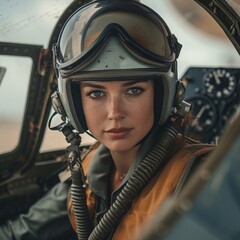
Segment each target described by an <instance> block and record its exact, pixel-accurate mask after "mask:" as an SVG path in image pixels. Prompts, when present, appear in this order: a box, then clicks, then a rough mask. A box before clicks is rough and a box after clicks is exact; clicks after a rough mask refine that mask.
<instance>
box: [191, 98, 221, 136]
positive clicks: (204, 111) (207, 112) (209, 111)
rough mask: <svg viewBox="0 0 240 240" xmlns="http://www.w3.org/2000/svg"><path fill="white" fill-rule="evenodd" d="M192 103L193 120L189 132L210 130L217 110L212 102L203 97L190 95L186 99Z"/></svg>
mask: <svg viewBox="0 0 240 240" xmlns="http://www.w3.org/2000/svg"><path fill="white" fill-rule="evenodd" d="M187 101H188V102H189V103H191V104H192V115H193V120H192V122H191V123H190V127H189V129H188V131H189V132H195V133H205V132H209V131H210V130H212V129H213V128H214V126H215V123H216V119H217V110H216V108H215V106H214V105H213V104H212V102H211V101H210V100H209V99H208V98H205V97H202V96H199V97H192V98H189V99H187Z"/></svg>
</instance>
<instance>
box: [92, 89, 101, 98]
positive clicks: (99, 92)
mask: <svg viewBox="0 0 240 240" xmlns="http://www.w3.org/2000/svg"><path fill="white" fill-rule="evenodd" d="M88 95H89V96H90V97H91V98H99V97H102V96H104V93H103V92H102V91H98V90H96V91H92V92H90V93H89V94H88Z"/></svg>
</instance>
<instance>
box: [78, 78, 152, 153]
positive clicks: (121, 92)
mask: <svg viewBox="0 0 240 240" xmlns="http://www.w3.org/2000/svg"><path fill="white" fill-rule="evenodd" d="M81 98H82V106H83V111H84V114H85V118H86V123H87V126H88V129H89V130H90V131H91V133H92V134H93V135H94V137H95V138H96V139H97V140H99V141H100V142H101V143H103V144H104V145H105V146H106V147H107V148H108V149H109V150H110V151H113V152H114V151H121V152H122V151H128V150H131V149H132V148H133V147H136V145H137V144H138V143H139V142H140V141H141V140H142V139H143V138H144V137H145V136H146V135H147V133H148V132H149V131H150V129H151V128H152V126H153V122H154V111H153V105H154V89H153V81H150V80H149V81H108V82H107V81H105V82H99V81H84V82H83V83H81Z"/></svg>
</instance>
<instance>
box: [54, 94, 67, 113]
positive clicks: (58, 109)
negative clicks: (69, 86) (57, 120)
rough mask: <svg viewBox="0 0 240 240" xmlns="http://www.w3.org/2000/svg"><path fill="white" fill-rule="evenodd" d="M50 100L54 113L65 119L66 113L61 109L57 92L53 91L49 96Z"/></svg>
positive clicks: (61, 105)
mask: <svg viewBox="0 0 240 240" xmlns="http://www.w3.org/2000/svg"><path fill="white" fill-rule="evenodd" d="M51 99H52V107H53V109H54V111H55V112H56V113H59V114H60V115H62V116H63V117H67V115H66V112H65V110H64V107H63V104H62V102H61V98H60V96H59V92H58V91H55V92H54V93H53V94H52V95H51Z"/></svg>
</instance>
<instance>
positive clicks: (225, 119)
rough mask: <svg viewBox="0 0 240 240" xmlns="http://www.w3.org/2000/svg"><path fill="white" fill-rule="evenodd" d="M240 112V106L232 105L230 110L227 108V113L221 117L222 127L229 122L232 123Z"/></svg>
mask: <svg viewBox="0 0 240 240" xmlns="http://www.w3.org/2000/svg"><path fill="white" fill-rule="evenodd" d="M237 111H240V105H238V104H236V105H232V106H230V107H229V108H227V110H226V112H225V113H224V114H223V116H222V117H221V120H222V126H223V127H225V125H226V123H227V122H228V121H231V119H232V117H233V115H234V114H235V113H236V112H237Z"/></svg>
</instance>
